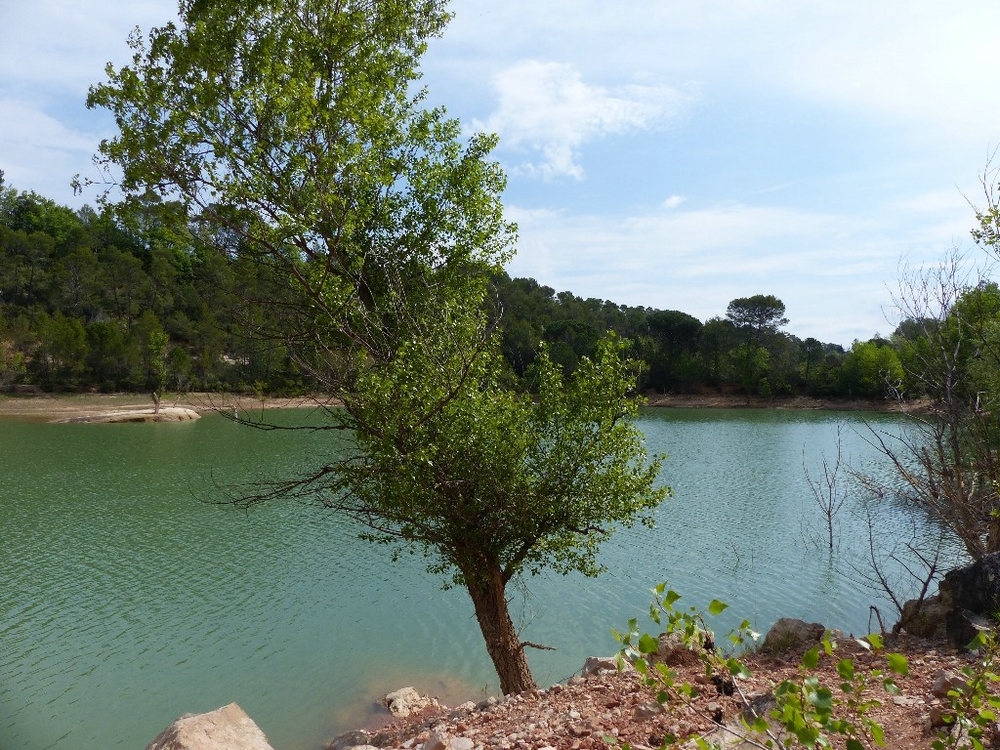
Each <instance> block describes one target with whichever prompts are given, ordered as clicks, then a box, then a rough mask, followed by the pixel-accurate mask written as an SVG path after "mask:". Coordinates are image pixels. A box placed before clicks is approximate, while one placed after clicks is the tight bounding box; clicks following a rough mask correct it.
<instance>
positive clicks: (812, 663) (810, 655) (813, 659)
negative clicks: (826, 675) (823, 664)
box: [802, 646, 819, 669]
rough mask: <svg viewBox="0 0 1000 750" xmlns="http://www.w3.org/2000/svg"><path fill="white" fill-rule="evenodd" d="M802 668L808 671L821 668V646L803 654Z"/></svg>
mask: <svg viewBox="0 0 1000 750" xmlns="http://www.w3.org/2000/svg"><path fill="white" fill-rule="evenodd" d="M802 666H803V667H805V668H806V669H816V667H818V666H819V646H813V647H812V648H811V649H809V650H808V651H806V652H805V653H804V654H802Z"/></svg>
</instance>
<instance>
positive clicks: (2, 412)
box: [0, 392, 922, 422]
mask: <svg viewBox="0 0 1000 750" xmlns="http://www.w3.org/2000/svg"><path fill="white" fill-rule="evenodd" d="M645 398H646V400H647V404H646V405H647V406H652V407H662V408H673V409H747V408H749V409H812V410H820V409H821V410H839V411H903V410H904V408H903V407H902V406H901V405H900V404H898V403H896V402H894V401H887V400H882V401H862V400H853V401H844V400H823V399H815V398H809V397H806V396H788V397H773V398H764V397H760V396H736V395H727V394H700V395H699V394H694V395H691V394H680V395H674V394H647V395H646V396H645ZM336 403H337V402H336V401H335V400H334V399H331V398H330V397H329V396H326V395H323V394H317V395H309V396H299V397H294V398H281V397H277V398H276V397H255V396H235V395H232V394H219V393H185V394H183V395H167V396H164V398H163V404H164V406H163V407H162V408H161V409H160V411H161V413H164V414H168V413H170V410H174V409H185V410H187V412H190V413H194V414H196V415H201V414H205V413H207V412H213V411H216V412H222V413H225V414H227V415H233V414H234V413H235V414H237V415H244V416H245V415H248V414H255V413H258V412H262V411H266V410H268V409H293V408H323V407H326V406H331V405H336ZM921 408H922V405H921V404H919V403H911V404H907V405H906V410H917V411H919V410H920V409H921ZM129 412H132V413H134V417H135V418H134V419H125V418H120V419H112V418H110V417H115V416H116V415H123V414H126V413H129ZM152 412H153V407H152V399H151V398H150V397H149V396H148V395H146V394H136V393H117V394H96V393H95V394H47V393H41V392H38V393H29V394H21V395H0V418H12V419H28V420H35V421H47V422H97V421H104V422H114V421H177V420H176V418H170V417H167V416H164V417H163V418H161V419H156V420H149V419H142V418H141V417H142V415H145V414H152ZM105 417H109V418H107V419H105ZM185 418H191V417H189V416H188V417H185Z"/></svg>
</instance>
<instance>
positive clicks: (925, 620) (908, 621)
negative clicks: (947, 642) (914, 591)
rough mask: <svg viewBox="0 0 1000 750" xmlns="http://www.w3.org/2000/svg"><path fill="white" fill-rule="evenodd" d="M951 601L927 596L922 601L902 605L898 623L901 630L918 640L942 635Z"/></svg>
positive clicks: (946, 598) (938, 596)
mask: <svg viewBox="0 0 1000 750" xmlns="http://www.w3.org/2000/svg"><path fill="white" fill-rule="evenodd" d="M950 610H951V601H950V599H949V598H948V597H943V596H941V595H940V594H938V595H937V596H929V597H927V598H926V599H924V600H923V601H921V600H919V599H911V600H910V601H908V602H907V603H906V604H904V605H903V611H902V613H901V614H900V618H899V621H900V622H901V623H903V630H905V631H906V632H907V633H909V634H910V635H915V636H918V637H920V638H935V637H936V636H938V635H941V634H943V633H944V628H945V622H946V621H947V619H948V612H949V611H950Z"/></svg>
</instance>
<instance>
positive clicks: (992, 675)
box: [932, 633, 1000, 750]
mask: <svg viewBox="0 0 1000 750" xmlns="http://www.w3.org/2000/svg"><path fill="white" fill-rule="evenodd" d="M969 650H971V651H975V652H977V657H976V662H975V664H974V665H969V666H967V667H964V668H963V669H962V676H963V677H964V678H965V684H964V685H962V686H959V687H957V688H953V689H951V690H949V691H948V703H949V705H950V707H951V713H950V714H947V715H946V716H945V720H946V721H947V729H946V730H942V731H940V732H939V734H938V738H937V739H936V740H935V741H934V743H933V744H932V747H933V748H934V750H945V749H946V748H948V749H949V750H951V749H952V748H955V749H956V750H957V749H958V748H961V749H962V750H983V749H984V747H985V745H984V743H983V738H984V737H985V735H986V732H987V730H989V729H990V728H991V727H993V728H995V727H996V725H997V716H998V711H1000V697H998V696H996V695H994V694H993V693H992V692H990V686H991V685H992V684H993V683H996V682H1000V675H998V674H997V667H998V657H1000V643H998V641H997V637H996V635H995V634H991V633H979V634H978V635H977V636H976V638H975V640H973V641H972V643H970V644H969ZM991 747H992V745H991Z"/></svg>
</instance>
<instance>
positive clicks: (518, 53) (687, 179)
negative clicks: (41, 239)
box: [0, 0, 1000, 345]
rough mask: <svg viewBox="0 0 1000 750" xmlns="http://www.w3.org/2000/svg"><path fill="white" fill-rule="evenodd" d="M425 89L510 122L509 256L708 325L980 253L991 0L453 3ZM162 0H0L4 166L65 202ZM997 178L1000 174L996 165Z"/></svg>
mask: <svg viewBox="0 0 1000 750" xmlns="http://www.w3.org/2000/svg"><path fill="white" fill-rule="evenodd" d="M451 8H452V10H453V11H454V13H455V19H454V20H453V22H452V24H451V25H450V26H449V28H448V30H447V32H446V34H445V36H444V38H442V39H440V40H435V41H433V42H432V44H431V47H430V50H429V52H428V54H427V56H426V58H425V61H424V83H425V84H426V85H427V87H428V88H429V91H430V101H431V102H432V103H434V104H444V105H446V106H447V108H448V110H449V112H450V113H451V114H452V115H453V116H456V117H458V118H459V119H460V120H461V121H462V122H463V124H464V126H465V127H466V128H467V129H468V130H470V131H471V130H473V129H486V130H491V131H495V132H497V133H498V134H499V135H500V139H501V145H500V147H499V148H498V150H497V151H496V158H497V159H499V161H500V162H501V163H502V164H503V165H504V167H505V169H506V170H507V173H508V178H509V179H508V189H507V193H506V195H505V205H506V207H507V213H508V216H509V218H511V219H513V220H516V221H517V222H518V225H519V229H520V232H519V243H518V254H517V256H516V258H515V260H514V261H513V262H512V264H511V266H510V268H509V271H510V273H511V274H512V275H517V276H532V277H534V278H536V279H538V280H539V281H540V282H541V283H543V284H547V285H549V286H551V287H554V288H555V289H556V290H557V291H561V290H569V291H572V292H573V293H575V294H578V295H580V296H584V297H598V298H601V299H610V300H613V301H615V302H618V303H624V304H630V305H648V306H651V307H657V308H662V309H677V310H682V311H684V312H687V313H690V314H692V315H694V316H696V317H698V318H700V319H702V320H705V319H707V318H710V317H712V316H715V315H724V314H725V309H726V305H727V304H728V302H729V300H731V299H733V298H736V297H743V296H749V295H753V294H775V295H777V296H778V297H779V298H780V299H782V300H783V301H784V302H785V304H786V307H787V313H786V314H787V317H788V318H789V319H790V321H791V322H790V324H789V326H788V329H787V330H789V331H790V332H792V333H794V334H796V335H797V336H800V337H802V338H805V337H807V336H815V337H817V338H820V339H822V340H824V341H831V342H835V343H841V344H844V345H850V343H851V341H852V340H853V339H856V338H857V339H867V338H870V337H871V336H872V335H874V334H875V333H876V332H880V333H882V334H888V333H890V332H891V331H892V329H893V328H894V326H895V323H896V321H897V318H898V315H897V314H896V313H895V312H894V310H893V308H892V296H893V293H894V292H895V290H896V279H897V277H898V275H899V265H900V263H901V262H905V263H908V264H909V265H910V266H917V267H919V266H920V265H922V264H925V263H933V262H935V261H936V260H937V259H939V258H941V257H942V256H943V255H944V254H945V253H946V252H948V251H949V250H950V249H951V248H953V247H955V246H958V247H961V248H967V249H969V250H970V253H971V254H972V257H973V258H974V259H975V260H977V261H984V262H985V260H986V258H985V256H984V255H983V254H982V253H981V252H979V251H976V250H974V249H973V248H972V246H971V242H970V241H969V239H968V238H969V230H970V229H971V228H972V225H973V222H974V212H973V209H972V208H971V207H970V206H969V203H968V201H969V200H971V201H972V202H973V203H977V202H978V203H982V201H981V200H979V196H981V195H982V185H981V184H980V176H981V174H982V173H983V171H984V170H985V169H986V167H987V162H988V159H989V157H990V155H991V153H992V151H993V150H994V149H995V148H996V147H997V146H998V145H1000V86H997V85H996V82H995V80H994V78H995V75H996V71H998V70H1000V45H998V44H997V43H996V41H995V34H996V30H997V29H1000V3H995V2H948V3H945V2H941V1H940V0H934V1H933V2H932V1H928V0H908V1H907V2H902V1H901V0H900V1H897V0H880V2H878V3H872V2H855V1H854V0H846V1H840V2H837V1H834V0H828V1H823V0H815V1H813V0H799V1H797V2H791V0H782V1H778V0H745V1H742V2H737V1H736V0H728V1H726V2H722V1H717V0H685V1H684V2H674V1H673V0H658V1H655V2H654V1H653V0H631V1H630V2H627V3H626V2H607V0H604V2H597V1H596V0H533V1H532V2H525V1H522V0H506V1H505V2H498V1H497V0H453V2H452V5H451ZM174 12H175V4H174V2H172V0H138V1H135V2H128V3H120V2H111V1H109V0H77V1H76V2H73V3H66V2H61V1H57V0H35V1H34V2H30V3H14V2H9V1H8V0H0V169H3V170H4V171H5V172H6V179H7V183H8V184H9V185H12V186H13V187H15V188H17V189H19V190H35V191H37V192H39V193H41V194H42V195H45V196H47V197H50V198H53V199H55V200H57V201H59V202H61V203H66V204H68V205H72V206H74V207H76V206H80V205H82V204H83V203H84V202H88V201H89V202H94V200H95V198H96V195H95V194H84V195H83V196H82V197H74V196H73V195H72V191H71V190H70V188H69V181H70V179H71V178H72V176H73V175H74V174H76V173H78V172H80V173H84V174H87V173H88V172H91V173H92V168H91V166H90V158H91V156H92V154H93V152H94V150H95V148H96V144H97V142H98V141H99V140H100V139H101V138H102V137H108V136H110V135H112V134H113V132H114V131H113V123H112V122H111V120H110V118H109V117H108V116H106V115H105V114H104V113H103V112H90V111H88V110H86V108H85V107H84V100H85V97H86V91H87V87H88V85H90V84H91V83H94V82H97V81H99V80H101V78H102V77H103V67H104V64H105V63H106V62H107V61H109V60H110V61H113V62H115V63H116V64H120V63H123V62H125V61H126V60H127V59H128V58H127V55H128V51H127V46H126V44H125V40H126V37H127V35H128V33H129V31H130V30H131V29H132V28H134V27H136V26H138V27H140V28H141V29H142V30H143V31H146V30H148V29H149V28H150V27H151V26H154V25H159V24H162V23H164V22H165V21H167V20H168V19H170V18H171V17H172V15H173V14H174ZM994 181H995V180H994Z"/></svg>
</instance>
